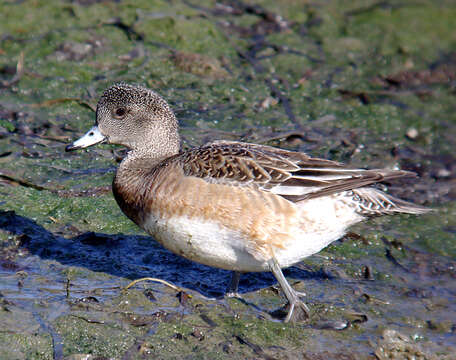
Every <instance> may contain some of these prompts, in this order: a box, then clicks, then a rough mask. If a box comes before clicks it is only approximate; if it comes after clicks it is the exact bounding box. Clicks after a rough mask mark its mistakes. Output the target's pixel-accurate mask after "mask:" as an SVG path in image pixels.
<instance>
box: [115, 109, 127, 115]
mask: <svg viewBox="0 0 456 360" xmlns="http://www.w3.org/2000/svg"><path fill="white" fill-rule="evenodd" d="M126 112H127V110H126V109H125V108H117V109H116V111H115V112H114V113H115V114H116V116H118V117H121V116H124V115H125V114H126Z"/></svg>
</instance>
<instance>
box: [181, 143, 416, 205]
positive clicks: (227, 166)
mask: <svg viewBox="0 0 456 360" xmlns="http://www.w3.org/2000/svg"><path fill="white" fill-rule="evenodd" d="M179 158H180V160H181V161H182V166H183V169H184V173H185V174H186V175H187V176H196V177H200V178H203V179H205V180H206V181H208V182H211V183H221V184H230V183H231V184H236V185H240V186H254V187H257V188H259V189H261V190H264V191H270V192H272V193H275V194H277V195H281V196H283V197H285V198H286V199H288V200H290V201H293V202H298V201H302V200H306V199H311V198H316V197H321V196H327V195H331V194H334V193H339V192H343V191H347V190H354V189H357V188H360V187H364V186H366V185H370V184H373V183H376V182H381V181H386V180H391V179H394V178H399V177H403V176H414V175H415V174H414V173H410V172H407V171H399V170H363V169H348V168H346V167H344V165H343V164H341V163H338V162H335V161H331V160H325V159H318V158H312V157H310V156H308V155H306V154H304V153H299V152H293V151H287V150H283V149H278V148H274V147H271V146H264V145H257V144H249V143H242V142H234V141H216V142H213V143H209V144H206V145H204V146H202V147H200V148H196V149H192V150H189V151H186V152H184V153H182V154H181V155H180V156H179Z"/></svg>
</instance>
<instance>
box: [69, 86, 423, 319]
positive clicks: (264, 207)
mask: <svg viewBox="0 0 456 360" xmlns="http://www.w3.org/2000/svg"><path fill="white" fill-rule="evenodd" d="M96 117H97V121H96V123H97V126H95V127H94V128H92V129H91V130H90V131H89V132H88V133H87V134H86V135H85V136H84V137H82V138H81V139H80V140H78V141H75V142H74V143H73V144H72V145H69V146H68V147H67V149H68V150H74V149H77V148H82V147H87V146H90V145H93V144H95V143H98V142H102V141H108V142H110V143H114V144H120V145H124V146H127V147H128V148H129V149H130V152H129V153H128V155H127V157H126V158H125V159H124V160H123V161H122V162H121V164H120V166H119V169H118V171H117V173H116V176H115V179H114V182H113V192H114V196H115V198H116V200H117V202H118V204H119V206H120V208H121V209H122V211H123V212H124V213H125V214H126V215H127V216H128V217H129V218H130V219H132V220H133V221H134V222H135V223H136V224H138V225H139V226H140V227H142V228H143V229H145V230H146V231H147V232H149V233H150V234H151V235H152V236H153V237H154V238H155V239H156V240H157V241H159V242H160V243H161V244H163V245H164V246H165V247H166V248H168V249H170V250H171V251H173V252H175V253H177V254H179V255H181V256H184V257H186V258H188V259H191V260H194V261H197V262H200V263H203V264H206V265H210V266H215V267H219V268H224V269H229V270H234V271H236V272H243V271H267V270H269V271H272V273H273V274H274V275H275V276H276V278H277V280H278V281H279V283H280V285H281V286H282V289H283V291H284V293H285V296H286V297H287V299H288V301H289V303H290V311H289V313H288V315H287V317H286V319H285V321H290V320H291V321H294V320H296V319H298V318H299V316H300V315H299V314H300V313H301V314H304V315H307V313H308V309H307V307H306V305H305V304H304V303H303V302H302V301H301V300H300V299H299V294H298V293H297V292H296V291H295V290H293V289H292V288H291V286H290V285H289V284H288V282H287V281H286V279H285V278H284V276H283V274H282V271H281V268H282V267H287V266H291V265H293V264H295V263H296V262H298V261H300V260H302V259H303V258H305V257H307V256H310V255H312V254H314V253H316V252H318V251H320V250H321V249H322V248H323V247H325V246H327V245H328V244H329V243H331V242H332V241H334V240H337V239H338V238H340V237H341V236H342V235H343V234H344V233H345V231H346V229H347V228H348V227H349V226H350V225H352V224H355V223H357V222H359V221H361V220H363V219H364V218H365V217H369V216H374V215H382V214H392V213H397V212H399V213H400V212H402V213H411V214H421V213H424V212H426V211H428V210H427V209H425V208H423V207H421V206H418V205H415V204H412V203H409V202H406V201H403V200H400V199H396V198H394V197H392V196H390V195H387V194H386V193H384V192H382V191H380V190H378V189H376V188H373V187H370V185H372V184H374V183H376V182H380V181H385V180H388V181H389V180H391V179H395V178H399V177H403V176H410V175H413V174H412V173H409V172H406V171H396V170H363V169H349V168H346V167H345V166H344V165H343V164H340V163H337V162H334V161H330V160H325V159H318V158H312V157H310V156H308V155H306V154H303V153H298V152H292V151H287V150H283V149H278V148H274V147H270V146H264V145H257V144H247V143H241V142H235V141H216V142H212V143H209V144H206V145H204V146H201V147H199V148H194V149H190V150H187V151H184V152H181V151H180V149H179V146H180V138H179V134H178V124H177V120H176V118H175V116H174V114H173V112H172V110H171V109H170V107H169V105H168V104H167V103H166V101H165V100H164V99H163V98H161V97H160V96H159V95H158V94H156V93H155V92H153V91H151V90H149V89H146V88H143V87H139V86H131V85H127V84H117V85H113V86H112V87H110V88H109V89H107V90H106V91H105V93H104V94H103V96H102V97H101V99H100V101H99V103H98V107H97V114H96ZM233 279H234V281H233V283H232V287H231V289H232V290H233V291H236V288H237V281H238V279H239V278H238V276H234V277H233Z"/></svg>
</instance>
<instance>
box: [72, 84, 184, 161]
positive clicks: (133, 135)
mask: <svg viewBox="0 0 456 360" xmlns="http://www.w3.org/2000/svg"><path fill="white" fill-rule="evenodd" d="M101 142H108V143H110V144H118V145H124V146H126V147H127V148H129V149H131V150H133V151H137V152H150V153H151V154H153V155H155V156H164V155H173V154H175V153H177V152H178V151H179V145H180V139H179V134H178V123H177V120H176V117H175V115H174V113H173V111H172V110H171V108H170V106H169V105H168V103H167V102H166V101H165V100H164V99H163V98H162V97H161V96H160V95H158V94H157V93H155V92H154V91H152V90H150V89H147V88H145V87H142V86H136V85H128V84H116V85H112V86H111V87H109V88H108V89H106V90H105V92H104V93H103V95H102V96H101V98H100V100H99V101H98V105H97V112H96V121H95V126H94V127H92V128H91V129H90V130H89V131H88V132H87V133H86V134H85V135H84V136H83V137H81V138H80V139H79V140H76V141H75V142H73V143H72V144H70V145H68V146H67V147H66V149H65V150H66V151H72V150H77V149H82V148H86V147H89V146H92V145H95V144H98V143H101Z"/></svg>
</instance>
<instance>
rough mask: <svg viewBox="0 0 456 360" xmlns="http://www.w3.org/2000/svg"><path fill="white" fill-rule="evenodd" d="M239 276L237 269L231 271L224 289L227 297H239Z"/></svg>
mask: <svg viewBox="0 0 456 360" xmlns="http://www.w3.org/2000/svg"><path fill="white" fill-rule="evenodd" d="M240 278H241V273H240V272H239V271H233V272H232V273H231V281H230V284H229V285H228V289H227V290H226V296H228V297H239V294H238V286H239V279H240Z"/></svg>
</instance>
